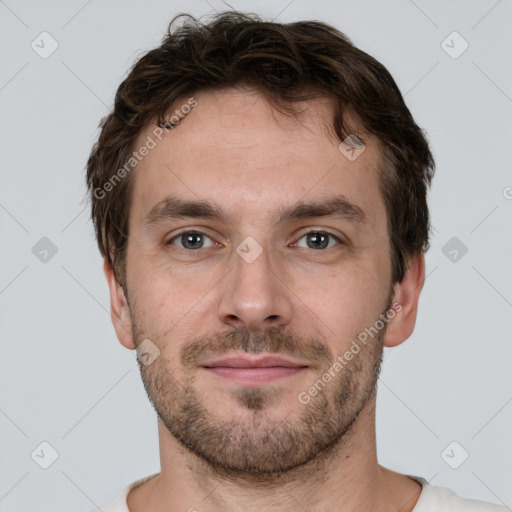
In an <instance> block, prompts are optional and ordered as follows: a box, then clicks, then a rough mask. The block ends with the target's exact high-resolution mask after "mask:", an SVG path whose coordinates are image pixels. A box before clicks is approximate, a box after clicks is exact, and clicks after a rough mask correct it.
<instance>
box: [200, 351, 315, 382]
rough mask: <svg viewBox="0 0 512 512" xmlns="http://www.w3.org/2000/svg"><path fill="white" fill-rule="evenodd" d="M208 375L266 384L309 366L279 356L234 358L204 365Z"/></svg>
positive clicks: (235, 380) (294, 373) (299, 371)
mask: <svg viewBox="0 0 512 512" xmlns="http://www.w3.org/2000/svg"><path fill="white" fill-rule="evenodd" d="M202 368H203V369H205V370H206V371H207V372H208V373H210V374H212V375H215V376H218V377H221V378H223V379H228V380H230V381H233V382H236V383H239V384H246V385H247V384H260V385H261V384H264V383H267V382H272V381H275V380H277V379H282V378H285V377H291V376H293V375H297V374H298V373H301V372H303V371H304V370H306V369H307V368H309V366H308V365H306V364H304V363H301V362H297V361H293V360H291V359H286V358H283V357H278V356H263V357H261V356H259V357H249V356H248V355H244V356H234V357H227V358H223V359H217V360H214V361H210V362H207V363H205V364H203V365H202Z"/></svg>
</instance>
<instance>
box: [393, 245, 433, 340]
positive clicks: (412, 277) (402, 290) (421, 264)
mask: <svg viewBox="0 0 512 512" xmlns="http://www.w3.org/2000/svg"><path fill="white" fill-rule="evenodd" d="M424 282H425V259H424V257H423V254H419V255H416V256H411V257H410V259H409V261H408V264H407V270H406V272H405V275H404V278H403V279H402V282H400V283H397V284H395V293H394V297H393V300H392V302H391V307H392V309H394V310H395V312H396V314H395V316H394V317H393V318H392V319H391V320H390V321H389V323H388V325H387V328H386V332H385V334H384V340H383V342H384V346H385V347H396V346H397V345H400V343H403V342H404V341H405V340H406V339H407V338H408V337H409V336H410V335H411V334H412V331H413V330H414V325H415V324H416V313H417V311H418V300H419V298H420V292H421V290H422V288H423V283H424ZM393 304H400V305H401V309H399V308H398V307H393Z"/></svg>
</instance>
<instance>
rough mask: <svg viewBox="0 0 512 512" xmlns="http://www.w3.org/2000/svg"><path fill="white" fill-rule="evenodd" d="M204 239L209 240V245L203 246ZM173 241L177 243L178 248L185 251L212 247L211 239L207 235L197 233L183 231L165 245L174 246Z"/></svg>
mask: <svg viewBox="0 0 512 512" xmlns="http://www.w3.org/2000/svg"><path fill="white" fill-rule="evenodd" d="M205 239H208V240H210V242H211V243H210V244H209V245H205ZM174 241H177V242H179V243H178V244H177V245H178V247H179V248H180V249H185V250H190V249H204V248H206V247H213V243H212V242H213V241H212V239H211V238H210V237H209V236H208V235H205V234H204V233H200V232H198V231H183V232H182V233H180V234H178V235H176V236H174V237H172V238H170V239H169V240H167V242H165V245H175V244H174ZM180 244H181V245H180Z"/></svg>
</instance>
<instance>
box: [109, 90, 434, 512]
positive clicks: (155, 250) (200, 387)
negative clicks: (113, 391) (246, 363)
mask: <svg viewBox="0 0 512 512" xmlns="http://www.w3.org/2000/svg"><path fill="white" fill-rule="evenodd" d="M195 98H196V99H197V102H198V103H197V106H196V107H195V108H194V109H193V110H192V111H191V112H190V113H189V114H188V115H187V116H186V117H185V118H183V119H182V120H181V121H180V123H179V124H178V125H177V126H176V127H174V128H173V129H172V130H170V131H169V132H168V133H166V135H165V136H164V137H163V139H162V141H161V142H159V143H158V144H157V145H156V147H155V148H154V149H151V151H149V153H148V155H147V156H145V157H144V159H143V160H142V161H141V162H140V163H139V164H138V166H137V168H136V170H135V171H133V172H134V175H133V178H134V183H133V185H134V187H133V201H132V205H131V210H130V218H129V243H128V253H127V294H125V293H124V291H123V289H122V288H121V286H119V284H118V283H117V281H116V279H115V277H114V274H113V271H112V267H111V266H110V265H109V264H108V262H107V261H106V260H105V274H106V276H107V280H108V283H109V287H110V292H111V310H112V320H113V323H114V327H115V329H116V333H117V336H118V338H119V340H120V342H121V343H122V344H123V346H125V347H126V348H128V349H134V348H135V347H136V346H137V345H139V344H140V343H141V342H142V340H145V339H149V340H151V343H152V344H153V345H154V346H156V347H158V349H159V350H160V354H159V356H158V357H157V358H156V359H155V360H154V361H153V362H152V363H151V364H149V365H145V364H142V363H141V362H139V366H140V370H141V375H142V378H143V382H144V385H145V387H146V390H147V392H148V395H149V397H150V400H151V401H152V403H153V405H154V407H155V409H156V411H157V413H158V416H159V421H158V429H159V441H160V462H161V472H160V474H159V475H158V476H157V477H155V478H153V479H151V480H150V481H148V482H147V483H145V484H143V485H141V486H139V487H138V488H137V489H135V490H133V491H132V492H131V493H130V494H129V496H128V506H129V508H130V510H131V512H138V511H142V510H149V509H151V510H152V511H154V512H159V511H164V510H165V511H167V512H169V511H174V510H194V509H197V510H198V511H200V512H203V511H205V512H213V511H221V510H222V511H228V512H229V511H239V510H244V511H252V510H264V511H280V512H286V511H288V510H290V511H292V510H294V511H296V510H297V509H298V504H297V503H299V504H300V505H301V506H302V507H303V508H304V509H306V510H308V512H314V511H320V510H321V511H334V510H337V511H340V510H343V511H347V512H348V511H356V510H357V511H367V510H368V511H370V510H372V511H398V510H400V511H402V512H405V511H409V510H412V509H413V507H414V504H415V503H416V501H417V498H418V496H419V493H420V490H421V488H420V486H419V484H418V483H417V482H415V481H413V480H412V479H410V478H408V477H406V476H404V475H400V474H398V473H395V472H392V471H390V470H388V469H386V468H383V467H382V466H380V465H379V464H378V462H377V458H376V447H375V397H376V391H375V385H376V381H377V377H378V372H379V365H380V360H381V354H382V347H383V346H388V347H392V346H396V345H398V344H400V343H402V342H403V341H405V340H406V339H407V338H408V337H409V336H410V334H411V333H412V331H413V329H414V324H415V320H416V312H417V306H418V299H419V294H420V291H421V289H422V286H423V281H424V275H425V268H424V260H423V256H421V255H418V256H417V257H414V258H412V259H411V260H410V261H409V265H408V269H407V272H406V275H405V277H404V279H403V281H402V282H401V283H398V284H396V285H395V286H394V287H391V282H390V280H391V260H390V246H389V236H388V232H387V221H386V210H385V207H384V203H383V200H382V196H381V193H380V190H379V181H378V174H377V169H378V163H379V147H378V144H377V141H376V140H375V139H374V138H372V137H367V144H366V146H365V149H364V151H363V152H362V153H361V154H360V155H359V157H358V158H357V159H356V160H354V161H350V160H349V159H347V158H346V157H345V156H344V155H343V154H342V153H341V152H340V151H339V149H338V144H339V141H338V140H337V139H336V138H335V137H334V136H333V135H332V133H330V131H329V129H328V123H329V121H330V118H331V117H330V116H331V113H330V105H329V103H328V101H326V100H321V99H316V100H310V101H308V102H305V103H304V105H301V110H303V114H302V116H301V118H300V119H299V120H298V119H296V118H294V117H290V116H285V115H283V114H281V113H279V112H277V111H276V110H274V109H272V108H271V106H270V105H269V104H268V102H267V101H266V100H265V99H264V98H263V97H262V96H261V95H260V94H258V93H256V92H254V91H242V90H224V91H216V92H211V91H203V92H200V93H198V94H197V95H195ZM185 102H186V99H185V100H184V101H183V103H185ZM177 107H179V105H177ZM152 129H154V126H153V127H149V128H148V129H147V130H145V131H144V132H142V133H141V134H140V136H139V142H140V143H141V144H142V143H143V141H145V140H146V137H147V136H148V135H150V134H151V131H152ZM169 195H172V196H175V197H179V198H181V199H186V200H194V201H196V200H208V201H210V202H212V203H215V204H217V205H218V206H219V207H221V208H223V209H224V210H225V212H226V216H227V217H226V219H225V220H223V221H219V220H211V219H205V218H181V219H164V220H160V221H159V222H157V223H154V224H152V225H150V226H147V225H146V224H145V218H146V215H147V214H148V212H149V211H150V210H151V209H152V208H153V207H154V206H155V205H156V204H157V203H159V202H160V201H162V200H163V199H164V198H165V197H166V196H169ZM334 195H343V196H344V198H346V200H348V201H350V202H351V203H352V204H355V205H357V206H358V207H359V208H360V209H361V210H363V212H364V214H365V222H364V223H363V222H358V221H355V220H349V219H346V218H338V217H332V216H331V217H318V218H314V219H298V220H293V221H287V222H283V223H277V222H276V217H275V215H276V214H278V213H279V212H281V210H282V209H283V208H288V207H291V206H293V205H295V204H296V203H297V202H298V201H302V202H309V201H319V202H325V201H327V200H328V199H329V198H331V197H333V196H334ZM309 230H311V231H314V232H315V233H317V237H318V233H319V232H320V233H323V234H324V235H325V233H330V234H332V235H333V236H331V237H329V238H327V239H323V240H325V245H322V243H319V240H320V239H319V238H315V235H314V234H313V235H308V236H306V234H307V232H308V231H309ZM185 231H187V232H188V231H192V232H194V233H198V232H199V233H202V234H203V235H204V236H203V237H201V236H199V238H197V237H196V238H194V237H193V238H192V243H191V244H190V245H188V246H187V247H188V248H185V247H186V246H185V245H184V244H186V243H187V237H186V236H185V237H182V236H178V234H180V235H182V234H183V232H185ZM247 237H252V238H253V239H254V240H255V241H256V242H257V244H258V245H259V248H260V249H261V254H259V255H258V256H257V257H256V258H255V259H254V260H253V261H251V262H248V261H246V260H245V259H244V258H242V257H241V255H240V254H241V253H239V252H237V250H236V249H237V247H239V246H240V244H242V242H244V241H245V242H246V238H247ZM188 240H190V239H188ZM169 241H171V243H170V244H169V243H168V242H169ZM320 242H321V240H320ZM251 244H253V242H251ZM319 246H321V247H320V248H319ZM190 247H192V248H190ZM241 247H244V245H243V244H242V246H241ZM250 247H251V248H250V251H249V252H250V253H251V251H253V252H252V253H251V254H255V253H254V251H255V250H256V249H255V247H257V246H255V245H254V244H253V245H251V246H250ZM392 304H400V311H399V312H396V314H394V315H393V318H392V319H389V321H387V322H386V325H385V327H384V328H383V329H381V330H380V332H379V334H378V335H376V336H374V337H372V338H370V340H369V341H368V343H367V344H366V345H362V344H360V346H361V350H360V351H359V353H357V354H356V355H354V357H353V358H352V359H351V360H350V361H348V362H347V364H346V365H345V366H343V369H342V370H341V371H337V372H334V373H333V376H332V379H330V381H329V382H327V383H326V384H325V386H324V387H322V389H321V390H320V391H319V392H318V393H316V394H314V396H311V397H310V401H309V402H308V403H307V404H304V403H301V401H300V400H299V399H298V396H299V394H300V393H301V392H305V391H307V390H308V389H310V388H311V386H312V385H313V384H314V383H315V382H316V381H318V379H321V378H322V375H324V374H325V373H326V371H328V370H329V368H330V367H332V363H333V362H334V361H335V360H336V359H335V358H336V357H337V356H340V355H343V354H344V353H345V352H346V351H347V350H349V349H350V347H351V343H352V342H353V340H355V339H356V338H357V336H358V334H359V333H361V332H362V331H364V330H365V328H370V327H371V326H374V325H375V324H376V321H377V320H378V319H379V315H382V314H385V312H386V311H387V310H388V309H389V308H390V306H391V305H392ZM381 318H382V317H381ZM240 354H246V355H247V354H250V355H251V356H256V355H258V356H259V355H271V354H274V355H281V356H283V357H287V358H288V359H291V360H293V361H295V362H298V363H300V364H301V365H303V366H304V367H305V368H303V369H302V370H300V371H298V372H297V373H295V374H293V375H289V376H286V377H283V378H280V379H277V380H274V381H271V382H266V383H262V384H241V383H235V382H233V381H230V380H228V379H225V378H224V377H222V376H219V375H217V374H214V373H212V372H211V371H209V370H207V369H205V368H204V367H203V365H204V364H205V363H206V362H208V361H211V360H212V359H215V358H220V357H225V356H228V355H240Z"/></svg>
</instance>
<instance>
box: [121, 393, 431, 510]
mask: <svg viewBox="0 0 512 512" xmlns="http://www.w3.org/2000/svg"><path fill="white" fill-rule="evenodd" d="M158 430H159V439H160V463H161V472H160V474H159V475H158V476H157V477H155V478H153V479H151V480H150V481H148V482H146V483H145V484H143V485H142V486H140V487H138V488H137V489H135V490H133V491H132V492H131V493H130V494H129V496H128V500H127V502H128V506H129V509H130V511H131V512H139V510H147V509H150V510H153V511H155V512H160V511H162V512H163V511H164V510H165V511H169V510H187V511H190V512H194V511H201V512H219V511H223V512H234V511H239V510H244V511H246V512H253V511H264V512H278V511H279V512H289V511H290V512H291V511H296V510H298V509H301V508H302V509H305V510H308V512H317V511H322V512H325V511H335V510H336V511H343V512H355V511H358V512H366V511H370V510H371V511H372V512H376V511H378V512H392V511H394V512H396V511H399V510H400V512H408V511H411V510H412V509H413V508H414V505H415V503H416V501H417V499H418V497H419V494H420V492H421V486H420V485H419V484H418V483H417V482H415V481H413V480H412V479H410V478H408V477H406V476H404V475H399V474H398V473H394V472H393V471H390V470H388V469H386V468H383V467H382V466H380V465H379V464H378V462H377V457H376V442H375V394H374V396H373V397H372V399H371V400H369V402H368V403H367V405H366V407H365V408H364V409H363V410H362V411H361V414H360V415H359V417H358V418H357V420H356V422H355V423H354V425H353V428H352V429H351V431H350V432H349V433H347V435H346V436H345V437H344V438H343V439H342V440H341V442H339V443H338V444H337V445H336V446H333V447H331V449H329V451H328V452H325V453H323V454H321V455H319V456H318V457H317V458H315V459H314V460H313V461H311V462H310V463H308V464H306V465H304V466H301V467H299V468H295V469H293V470H291V471H287V472H286V473H284V474H280V475H276V476H273V477H272V479H268V480H266V481H263V480H260V481H254V480H249V479H247V478H243V477H240V478H236V477H226V475H224V474H222V475H219V474H218V473H216V472H215V469H214V468H212V467H211V466H209V465H208V464H207V463H206V462H204V461H203V460H201V459H199V458H198V457H197V456H196V455H194V454H192V453H190V452H189V451H188V450H187V449H185V448H184V447H183V446H181V445H180V444H179V443H178V442H177V441H176V439H175V438H174V437H173V436H172V435H171V434H170V433H169V432H168V430H167V429H166V427H165V426H164V425H163V423H162V422H161V421H159V425H158Z"/></svg>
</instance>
